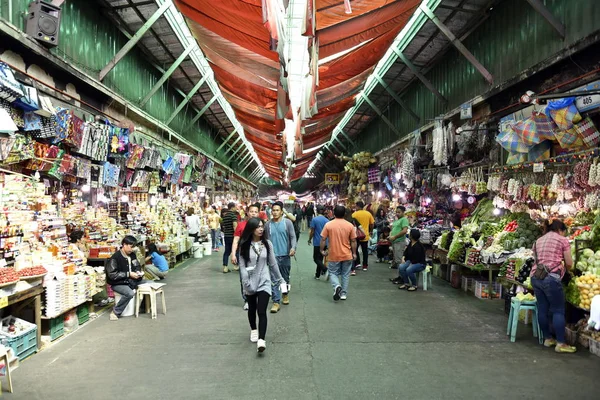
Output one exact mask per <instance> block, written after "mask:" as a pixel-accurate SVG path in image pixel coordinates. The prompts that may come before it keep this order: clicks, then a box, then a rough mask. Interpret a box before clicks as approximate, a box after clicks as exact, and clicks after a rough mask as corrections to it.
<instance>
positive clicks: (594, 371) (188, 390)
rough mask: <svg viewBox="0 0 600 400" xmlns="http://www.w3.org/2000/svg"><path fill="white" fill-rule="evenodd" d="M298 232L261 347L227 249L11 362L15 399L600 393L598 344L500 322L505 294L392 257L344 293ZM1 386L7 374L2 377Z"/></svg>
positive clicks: (532, 396) (173, 273)
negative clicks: (557, 347) (464, 286)
mask: <svg viewBox="0 0 600 400" xmlns="http://www.w3.org/2000/svg"><path fill="white" fill-rule="evenodd" d="M306 238H307V237H306V234H302V236H301V240H300V243H301V248H300V249H299V252H298V253H299V254H298V256H297V258H298V261H294V262H293V265H292V291H291V294H290V300H291V304H290V305H288V306H282V307H283V308H282V310H281V311H280V312H279V313H278V314H275V315H273V314H269V327H268V332H267V350H266V352H265V353H264V355H262V356H258V355H257V354H256V347H255V345H254V344H253V343H250V341H249V328H248V322H247V318H246V314H245V312H244V311H242V302H241V299H240V294H239V283H238V276H237V274H235V273H230V274H223V273H221V272H220V268H219V267H220V265H221V261H220V260H221V256H222V253H217V254H214V253H213V255H212V256H210V257H205V258H203V259H202V260H189V261H187V262H186V263H185V264H183V265H182V266H180V267H178V268H177V269H175V270H173V271H171V273H170V274H169V277H168V279H167V283H168V285H167V287H166V292H167V307H168V315H166V316H165V315H162V314H159V316H158V319H157V320H151V319H150V317H149V316H148V315H140V318H138V319H136V318H134V317H128V318H123V319H121V320H119V321H117V322H111V321H109V320H108V314H107V313H106V314H104V315H102V316H100V317H99V318H98V319H97V320H95V321H92V322H91V323H88V324H86V325H84V326H83V327H82V329H80V330H78V331H76V332H75V333H73V334H71V335H69V336H68V337H66V338H65V339H64V340H62V341H60V342H59V343H57V344H55V345H53V346H51V347H50V348H48V349H46V350H44V351H42V352H40V353H38V354H37V355H34V356H32V357H31V358H30V359H29V360H26V361H25V362H23V363H22V364H21V366H20V367H19V369H18V370H16V371H15V373H14V374H13V384H14V387H15V393H14V394H12V395H11V394H9V393H6V392H5V393H4V396H5V397H6V398H7V399H27V400H34V399H60V400H68V399H77V400H81V399H86V400H87V399H89V400H91V399H99V400H112V399H170V400H178V399H211V400H214V399H285V400H289V399H411V398H412V399H480V398H485V399H505V398H511V399H542V398H543V399H564V398H576V399H598V398H599V397H600V394H599V393H600V379H599V377H600V358H598V357H596V356H593V355H590V354H589V353H588V352H587V351H582V352H580V353H578V354H575V355H563V354H555V353H554V351H553V350H551V349H545V348H543V347H541V346H539V345H537V344H536V340H535V339H534V338H533V337H532V336H531V333H530V331H529V330H528V329H527V328H525V327H523V326H521V327H520V335H519V338H518V340H517V342H516V343H510V342H509V341H508V340H507V338H506V336H505V330H506V320H507V319H506V317H505V316H504V314H503V310H502V309H503V302H501V301H489V300H488V301H485V300H478V299H476V298H474V297H472V296H469V295H466V294H464V293H463V292H461V291H459V290H455V289H452V288H451V287H450V286H448V285H447V284H446V283H445V282H442V281H439V280H435V279H434V288H433V290H431V291H427V292H423V291H418V292H415V293H408V292H405V291H399V290H397V289H396V287H395V286H393V285H392V284H390V283H389V282H388V277H390V276H392V272H391V271H392V270H390V269H388V266H387V264H376V263H375V262H374V261H373V257H371V260H372V265H371V268H370V270H369V271H368V272H359V273H358V276H356V277H352V278H351V282H350V289H349V295H348V300H347V301H345V302H344V301H340V302H338V303H334V302H333V301H332V289H331V286H330V284H329V283H328V282H324V281H316V280H314V279H313V274H314V264H313V263H312V261H311V258H312V248H311V247H310V246H308V245H307V244H306ZM3 388H4V389H5V388H6V386H5V385H3Z"/></svg>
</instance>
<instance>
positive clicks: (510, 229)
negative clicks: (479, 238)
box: [504, 221, 519, 232]
mask: <svg viewBox="0 0 600 400" xmlns="http://www.w3.org/2000/svg"><path fill="white" fill-rule="evenodd" d="M518 228H519V223H518V222H517V221H511V222H509V223H508V225H506V226H505V227H504V230H505V231H506V232H516V231H517V229H518Z"/></svg>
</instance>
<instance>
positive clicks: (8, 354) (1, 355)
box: [0, 345, 19, 393]
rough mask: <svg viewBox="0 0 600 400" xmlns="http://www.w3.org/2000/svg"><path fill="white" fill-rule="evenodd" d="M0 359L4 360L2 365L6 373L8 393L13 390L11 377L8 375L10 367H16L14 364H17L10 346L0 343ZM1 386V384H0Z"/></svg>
mask: <svg viewBox="0 0 600 400" xmlns="http://www.w3.org/2000/svg"><path fill="white" fill-rule="evenodd" d="M0 361H4V365H5V368H6V370H5V371H6V372H5V374H4V375H6V380H7V383H8V391H9V392H10V393H12V392H13V386H12V378H11V376H10V373H11V369H12V368H16V366H17V365H18V362H19V361H18V359H17V358H16V357H15V355H14V353H13V350H12V349H11V348H10V347H4V346H2V345H0ZM0 388H1V386H0Z"/></svg>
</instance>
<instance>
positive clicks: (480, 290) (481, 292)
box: [475, 281, 502, 299]
mask: <svg viewBox="0 0 600 400" xmlns="http://www.w3.org/2000/svg"><path fill="white" fill-rule="evenodd" d="M489 286H490V283H489V282H477V281H476V282H475V297H477V298H478V299H489V298H490V293H489ZM491 298H492V299H500V298H502V285H501V284H499V283H498V282H494V283H493V285H492V293H491Z"/></svg>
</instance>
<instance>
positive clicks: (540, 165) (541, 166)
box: [533, 162, 544, 172]
mask: <svg viewBox="0 0 600 400" xmlns="http://www.w3.org/2000/svg"><path fill="white" fill-rule="evenodd" d="M533 172H544V163H541V162H540V163H535V164H533Z"/></svg>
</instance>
